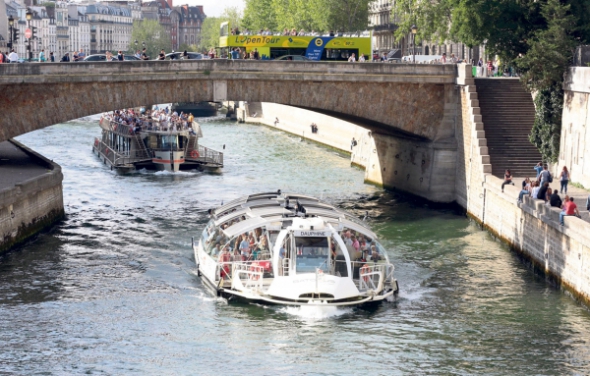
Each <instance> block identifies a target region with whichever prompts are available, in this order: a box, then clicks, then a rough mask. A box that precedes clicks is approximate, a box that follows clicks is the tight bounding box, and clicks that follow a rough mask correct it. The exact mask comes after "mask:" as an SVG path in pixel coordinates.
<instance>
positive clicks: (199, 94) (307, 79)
mask: <svg viewBox="0 0 590 376" xmlns="http://www.w3.org/2000/svg"><path fill="white" fill-rule="evenodd" d="M0 70H2V76H1V77H0V87H1V88H2V90H0V105H1V106H2V108H3V119H2V122H0V141H3V140H6V139H8V138H12V137H16V136H19V135H21V134H24V133H27V132H31V131H34V130H37V129H41V128H44V127H47V126H50V125H53V124H57V123H60V122H64V121H68V120H72V119H76V118H80V117H83V116H88V115H92V114H96V113H101V112H105V111H110V110H113V109H118V108H126V107H135V106H140V105H146V104H156V103H170V102H198V101H224V100H235V101H248V102H273V103H280V104H285V105H290V106H296V107H302V108H306V109H309V110H315V111H318V112H322V113H330V114H333V115H336V116H337V117H341V118H345V119H346V118H349V119H356V120H357V121H364V122H365V123H366V124H367V128H369V129H371V130H372V131H374V132H378V133H384V134H398V133H400V132H401V133H404V134H407V135H411V136H415V137H417V138H420V139H425V140H431V141H436V140H440V139H445V138H449V137H453V135H454V129H453V127H454V125H453V124H454V122H453V116H454V111H451V107H452V106H451V105H453V104H454V103H455V101H456V99H455V91H456V90H455V88H454V83H455V76H456V68H455V66H452V65H405V64H404V65H402V64H377V63H364V64H360V63H359V64H349V63H348V64H347V63H336V64H335V63H307V62H303V63H302V62H272V61H244V60H235V61H232V60H202V61H195V60H189V61H172V62H168V61H166V62H158V61H147V62H122V63H108V62H98V63H71V64H64V63H61V64H59V63H54V64H48V63H46V64H14V65H12V64H3V66H1V67H0Z"/></svg>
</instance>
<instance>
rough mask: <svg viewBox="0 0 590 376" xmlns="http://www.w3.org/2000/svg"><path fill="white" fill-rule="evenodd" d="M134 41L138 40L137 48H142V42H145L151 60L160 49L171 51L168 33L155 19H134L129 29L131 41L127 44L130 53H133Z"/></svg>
mask: <svg viewBox="0 0 590 376" xmlns="http://www.w3.org/2000/svg"><path fill="white" fill-rule="evenodd" d="M135 41H137V42H138V44H137V48H138V49H142V48H143V46H142V42H145V48H146V50H147V52H146V53H147V55H148V56H149V57H150V59H152V60H153V59H155V58H156V57H157V56H158V54H159V53H160V50H162V49H163V50H165V51H166V52H171V50H170V44H171V43H170V39H169V38H168V34H167V33H166V30H165V29H164V28H163V27H162V26H161V25H160V23H159V22H158V21H156V20H142V21H139V20H138V21H134V22H133V29H132V31H131V43H130V45H129V51H130V52H131V53H135V50H136V48H135V43H134V42H135Z"/></svg>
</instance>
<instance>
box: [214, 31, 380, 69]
mask: <svg viewBox="0 0 590 376" xmlns="http://www.w3.org/2000/svg"><path fill="white" fill-rule="evenodd" d="M229 30H230V29H229V23H228V22H224V23H222V24H221V29H220V37H219V50H220V51H219V53H220V54H219V55H220V56H221V57H227V56H228V55H229V52H230V51H231V50H232V49H233V48H235V47H238V48H239V49H240V51H242V52H243V51H244V50H245V51H246V52H251V51H253V50H254V49H257V50H258V53H259V55H260V58H261V59H263V60H271V59H276V58H279V57H281V56H285V55H301V56H305V57H306V58H308V59H310V60H314V61H320V60H321V61H347V60H348V58H349V57H350V56H351V55H352V54H353V53H354V54H355V56H356V58H357V59H358V57H359V56H360V55H361V54H364V55H365V59H366V60H367V61H369V60H371V59H372V45H371V40H372V38H371V35H370V34H369V33H367V32H366V33H363V34H361V36H352V35H351V34H344V35H343V36H282V35H242V34H239V35H231V34H230V32H229ZM365 34H366V35H365Z"/></svg>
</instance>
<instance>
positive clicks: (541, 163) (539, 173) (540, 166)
mask: <svg viewBox="0 0 590 376" xmlns="http://www.w3.org/2000/svg"><path fill="white" fill-rule="evenodd" d="M533 168H534V169H535V171H537V180H539V175H541V171H543V162H539V163H537V165H536V166H535V167H533Z"/></svg>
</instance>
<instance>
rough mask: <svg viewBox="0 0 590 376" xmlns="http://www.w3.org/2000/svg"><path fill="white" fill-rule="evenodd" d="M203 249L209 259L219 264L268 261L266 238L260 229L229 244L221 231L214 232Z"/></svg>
mask: <svg viewBox="0 0 590 376" xmlns="http://www.w3.org/2000/svg"><path fill="white" fill-rule="evenodd" d="M227 227H228V225H227V224H225V225H222V228H223V229H225V228H227ZM205 247H206V249H208V250H209V253H210V255H211V257H213V258H217V261H218V262H220V263H222V262H223V263H225V262H237V261H258V260H269V259H270V248H269V246H268V237H267V234H266V232H265V231H263V230H262V228H257V229H254V230H252V231H249V232H246V233H243V234H242V235H240V236H237V237H236V238H235V239H233V240H232V241H231V242H229V241H228V240H227V237H226V236H225V235H224V234H223V232H222V231H218V232H214V233H212V234H210V236H209V238H208V239H207V241H206V242H205Z"/></svg>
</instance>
